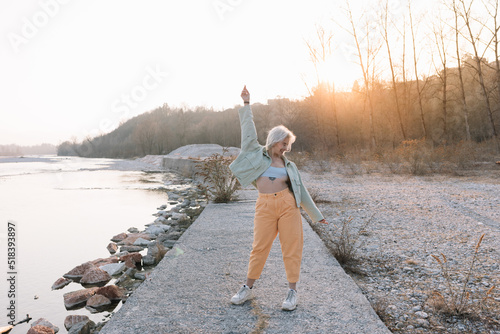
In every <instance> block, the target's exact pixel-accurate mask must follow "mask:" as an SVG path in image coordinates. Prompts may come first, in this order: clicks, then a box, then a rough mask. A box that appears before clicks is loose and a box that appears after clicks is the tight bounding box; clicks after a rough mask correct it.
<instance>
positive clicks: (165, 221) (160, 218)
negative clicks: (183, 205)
mask: <svg viewBox="0 0 500 334" xmlns="http://www.w3.org/2000/svg"><path fill="white" fill-rule="evenodd" d="M167 221H168V220H167V219H165V217H158V218H156V219H155V221H154V222H155V224H166V223H167Z"/></svg>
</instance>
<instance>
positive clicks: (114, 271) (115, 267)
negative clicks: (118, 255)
mask: <svg viewBox="0 0 500 334" xmlns="http://www.w3.org/2000/svg"><path fill="white" fill-rule="evenodd" d="M99 268H100V269H102V270H104V271H105V272H107V273H108V274H109V275H111V276H115V275H119V274H121V273H122V271H123V270H124V269H125V263H123V262H122V263H109V264H105V265H104V266H101V267H99Z"/></svg>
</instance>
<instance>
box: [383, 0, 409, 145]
mask: <svg viewBox="0 0 500 334" xmlns="http://www.w3.org/2000/svg"><path fill="white" fill-rule="evenodd" d="M380 19H381V20H380V23H381V27H382V30H381V34H382V38H383V40H384V42H385V46H386V48H387V57H388V60H389V68H390V70H391V82H392V91H393V93H394V102H395V104H396V113H397V117H398V121H399V127H400V129H401V134H402V135H403V139H404V140H406V131H405V128H404V125H403V118H402V117H401V106H400V104H399V96H398V86H397V78H396V73H395V68H394V67H395V65H394V63H393V61H392V55H391V46H390V43H389V1H388V0H386V1H385V4H384V8H383V9H382V12H381V18H380Z"/></svg>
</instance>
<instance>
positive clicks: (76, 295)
mask: <svg viewBox="0 0 500 334" xmlns="http://www.w3.org/2000/svg"><path fill="white" fill-rule="evenodd" d="M97 289H99V288H90V289H81V290H77V291H72V292H68V293H65V294H64V295H63V298H64V306H65V307H66V309H73V308H78V307H80V306H83V305H85V304H86V303H87V300H88V299H89V298H90V297H92V296H93V295H95V293H96V291H97Z"/></svg>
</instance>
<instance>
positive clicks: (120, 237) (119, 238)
mask: <svg viewBox="0 0 500 334" xmlns="http://www.w3.org/2000/svg"><path fill="white" fill-rule="evenodd" d="M125 238H127V233H120V234H117V235H115V236H114V237H112V238H111V241H113V242H120V241H122V240H124V239H125Z"/></svg>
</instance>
